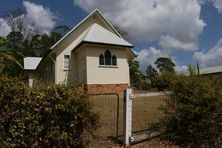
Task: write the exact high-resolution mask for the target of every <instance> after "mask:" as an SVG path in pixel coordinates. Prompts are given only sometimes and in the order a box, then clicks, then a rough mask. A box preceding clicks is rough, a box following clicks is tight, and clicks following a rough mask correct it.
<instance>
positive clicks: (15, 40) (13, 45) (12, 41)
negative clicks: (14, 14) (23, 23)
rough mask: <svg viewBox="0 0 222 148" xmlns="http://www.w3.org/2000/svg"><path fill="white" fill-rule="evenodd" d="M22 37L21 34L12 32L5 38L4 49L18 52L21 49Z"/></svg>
mask: <svg viewBox="0 0 222 148" xmlns="http://www.w3.org/2000/svg"><path fill="white" fill-rule="evenodd" d="M23 39H24V37H23V35H22V33H21V32H18V31H17V32H16V31H12V32H10V33H9V34H8V35H7V37H6V43H5V47H6V49H10V50H19V49H21V48H22V44H23Z"/></svg>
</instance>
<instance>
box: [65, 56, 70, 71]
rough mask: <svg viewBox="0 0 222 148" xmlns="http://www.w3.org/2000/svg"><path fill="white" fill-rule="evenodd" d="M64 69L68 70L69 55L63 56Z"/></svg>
mask: <svg viewBox="0 0 222 148" xmlns="http://www.w3.org/2000/svg"><path fill="white" fill-rule="evenodd" d="M64 68H65V69H69V68H70V55H64Z"/></svg>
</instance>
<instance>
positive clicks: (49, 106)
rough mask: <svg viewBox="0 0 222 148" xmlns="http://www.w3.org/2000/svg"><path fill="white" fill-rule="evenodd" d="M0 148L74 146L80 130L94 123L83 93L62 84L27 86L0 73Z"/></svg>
mask: <svg viewBox="0 0 222 148" xmlns="http://www.w3.org/2000/svg"><path fill="white" fill-rule="evenodd" d="M0 90H1V93H0V106H1V108H0V145H1V146H2V147H77V146H81V145H82V139H83V132H84V131H86V132H89V133H91V134H92V132H93V131H94V130H95V129H96V128H97V126H98V116H97V115H96V114H95V113H94V112H93V111H92V108H91V107H92V106H91V104H90V103H89V100H88V97H87V95H86V94H85V93H77V91H75V90H74V89H73V88H69V87H66V86H62V85H48V86H45V85H40V86H38V87H36V88H34V89H30V88H28V87H27V86H26V85H25V84H24V83H23V82H22V81H21V80H19V79H13V78H7V77H5V76H0Z"/></svg>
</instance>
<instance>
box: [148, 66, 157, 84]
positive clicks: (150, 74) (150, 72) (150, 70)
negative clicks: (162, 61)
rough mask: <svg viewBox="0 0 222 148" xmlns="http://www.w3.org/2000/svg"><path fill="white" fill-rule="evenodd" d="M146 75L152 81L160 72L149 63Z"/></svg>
mask: <svg viewBox="0 0 222 148" xmlns="http://www.w3.org/2000/svg"><path fill="white" fill-rule="evenodd" d="M146 75H147V78H148V79H150V81H151V82H152V81H153V80H154V78H155V77H156V76H157V75H158V72H157V70H156V69H155V68H154V67H153V66H152V65H149V66H148V67H147V69H146Z"/></svg>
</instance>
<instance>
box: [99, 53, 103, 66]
mask: <svg viewBox="0 0 222 148" xmlns="http://www.w3.org/2000/svg"><path fill="white" fill-rule="evenodd" d="M99 65H104V56H103V55H102V54H101V55H100V56H99Z"/></svg>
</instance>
